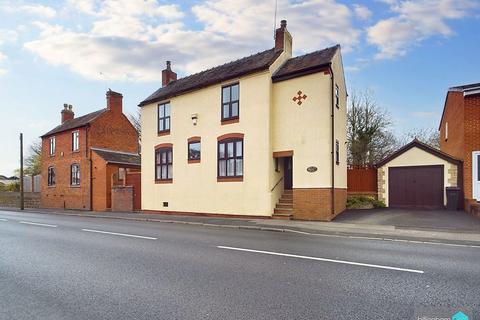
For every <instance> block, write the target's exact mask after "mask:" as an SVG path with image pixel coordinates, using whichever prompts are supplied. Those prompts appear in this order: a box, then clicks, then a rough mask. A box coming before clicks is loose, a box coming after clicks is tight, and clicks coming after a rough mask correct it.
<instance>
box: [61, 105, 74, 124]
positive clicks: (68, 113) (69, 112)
mask: <svg viewBox="0 0 480 320" xmlns="http://www.w3.org/2000/svg"><path fill="white" fill-rule="evenodd" d="M61 116H62V117H61V118H62V124H63V123H64V122H65V121H68V120H72V119H73V118H74V117H75V113H73V106H72V105H71V104H68V103H64V104H63V110H62V112H61Z"/></svg>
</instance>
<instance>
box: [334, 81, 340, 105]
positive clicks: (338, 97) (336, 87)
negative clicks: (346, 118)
mask: <svg viewBox="0 0 480 320" xmlns="http://www.w3.org/2000/svg"><path fill="white" fill-rule="evenodd" d="M335 106H336V107H337V109H339V108H340V89H338V84H336V85H335Z"/></svg>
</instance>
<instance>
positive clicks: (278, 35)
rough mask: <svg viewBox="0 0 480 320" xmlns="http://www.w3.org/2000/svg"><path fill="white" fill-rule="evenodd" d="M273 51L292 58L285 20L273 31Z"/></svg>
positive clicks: (290, 38)
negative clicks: (284, 53)
mask: <svg viewBox="0 0 480 320" xmlns="http://www.w3.org/2000/svg"><path fill="white" fill-rule="evenodd" d="M275 50H276V51H285V52H286V53H287V54H288V55H290V56H292V36H291V35H290V32H288V30H287V20H282V21H280V28H278V29H277V30H275Z"/></svg>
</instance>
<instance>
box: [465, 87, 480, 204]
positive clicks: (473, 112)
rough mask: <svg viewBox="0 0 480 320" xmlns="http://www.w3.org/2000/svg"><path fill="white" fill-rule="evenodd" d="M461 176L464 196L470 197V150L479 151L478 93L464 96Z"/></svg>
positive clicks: (479, 120)
mask: <svg viewBox="0 0 480 320" xmlns="http://www.w3.org/2000/svg"><path fill="white" fill-rule="evenodd" d="M464 104H465V145H464V157H463V159H464V163H463V172H464V173H463V177H464V189H465V198H467V199H472V198H473V196H472V152H473V151H480V95H475V96H467V97H465V101H464Z"/></svg>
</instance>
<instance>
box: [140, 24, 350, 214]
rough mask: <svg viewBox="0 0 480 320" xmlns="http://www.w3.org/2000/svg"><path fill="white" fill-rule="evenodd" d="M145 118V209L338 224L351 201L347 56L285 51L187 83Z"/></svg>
mask: <svg viewBox="0 0 480 320" xmlns="http://www.w3.org/2000/svg"><path fill="white" fill-rule="evenodd" d="M162 82H163V83H162V84H163V86H162V88H160V89H158V90H157V91H156V92H154V93H153V94H152V95H150V96H149V97H148V98H147V99H145V100H144V101H143V102H141V103H140V106H141V109H142V209H143V210H145V211H147V212H148V211H152V212H170V213H195V214H204V215H210V214H213V215H215V214H220V215H230V216H235V215H236V216H250V217H252V216H255V217H272V216H273V217H278V218H293V219H304V220H326V221H329V220H331V219H332V218H333V217H335V215H337V214H338V213H340V212H342V211H343V210H344V209H345V205H346V197H347V178H346V176H347V166H346V165H347V163H346V144H345V141H346V99H347V92H346V86H345V79H344V74H343V66H342V57H341V53H340V46H335V47H331V48H327V49H324V50H320V51H316V52H312V53H310V54H306V55H303V56H299V57H292V37H291V35H290V33H289V32H288V30H287V23H286V21H285V20H283V21H282V23H281V27H280V28H278V29H277V30H276V37H275V47H274V48H272V49H270V50H267V51H264V52H260V53H257V54H254V55H252V56H249V57H246V58H243V59H240V60H236V61H233V62H230V63H226V64H224V65H221V66H218V67H215V68H212V69H209V70H206V71H203V72H200V73H197V74H194V75H191V76H188V77H185V78H181V79H178V80H177V76H176V74H175V73H174V72H173V71H172V70H171V65H170V62H167V68H166V69H165V70H164V71H163V73H162Z"/></svg>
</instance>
